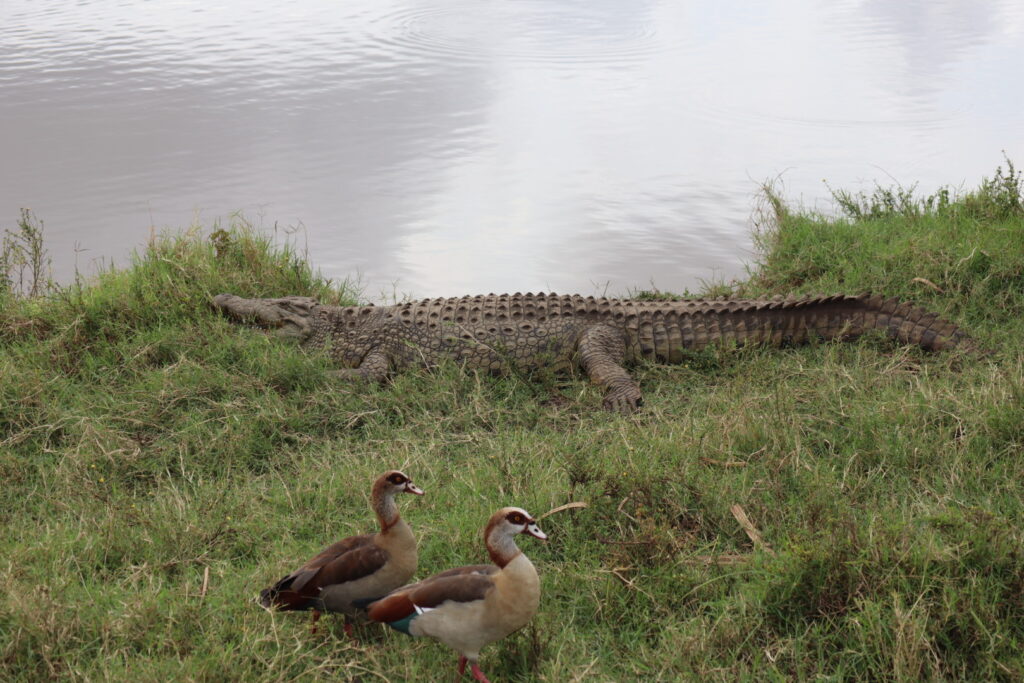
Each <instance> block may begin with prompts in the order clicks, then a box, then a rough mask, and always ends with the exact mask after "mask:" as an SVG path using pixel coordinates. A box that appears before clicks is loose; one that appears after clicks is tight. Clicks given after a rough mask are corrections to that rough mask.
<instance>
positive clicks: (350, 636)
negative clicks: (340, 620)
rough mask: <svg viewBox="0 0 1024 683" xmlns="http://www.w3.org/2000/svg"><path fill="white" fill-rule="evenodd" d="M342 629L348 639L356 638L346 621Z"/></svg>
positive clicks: (350, 625)
mask: <svg viewBox="0 0 1024 683" xmlns="http://www.w3.org/2000/svg"><path fill="white" fill-rule="evenodd" d="M342 628H344V629H345V635H346V636H348V637H349V638H355V637H356V636H355V633H354V632H353V631H352V624H350V623H349V622H348V620H347V619H346V620H345V625H344V626H343V627H342Z"/></svg>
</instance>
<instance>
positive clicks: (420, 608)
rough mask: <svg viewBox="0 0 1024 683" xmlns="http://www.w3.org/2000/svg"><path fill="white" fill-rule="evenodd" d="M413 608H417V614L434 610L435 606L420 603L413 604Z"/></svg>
mask: <svg viewBox="0 0 1024 683" xmlns="http://www.w3.org/2000/svg"><path fill="white" fill-rule="evenodd" d="M413 609H415V610H416V614H426V613H427V612H432V611H434V608H433V607H420V606H419V605H413Z"/></svg>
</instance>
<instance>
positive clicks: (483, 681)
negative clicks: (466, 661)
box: [469, 662, 491, 683]
mask: <svg viewBox="0 0 1024 683" xmlns="http://www.w3.org/2000/svg"><path fill="white" fill-rule="evenodd" d="M469 670H470V671H472V672H473V678H475V679H476V680H478V681H480V683H491V682H490V681H489V680H487V676H484V672H483V671H481V670H480V667H479V666H477V665H476V662H473V663H472V664H470V665H469Z"/></svg>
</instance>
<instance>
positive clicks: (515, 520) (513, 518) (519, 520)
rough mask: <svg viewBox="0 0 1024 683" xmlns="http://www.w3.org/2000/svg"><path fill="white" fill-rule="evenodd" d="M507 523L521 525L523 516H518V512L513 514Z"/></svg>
mask: <svg viewBox="0 0 1024 683" xmlns="http://www.w3.org/2000/svg"><path fill="white" fill-rule="evenodd" d="M508 521H510V522H512V523H513V524H522V523H523V522H524V521H525V520H524V519H523V516H522V515H521V514H519V513H518V512H513V513H512V514H510V515H509V516H508Z"/></svg>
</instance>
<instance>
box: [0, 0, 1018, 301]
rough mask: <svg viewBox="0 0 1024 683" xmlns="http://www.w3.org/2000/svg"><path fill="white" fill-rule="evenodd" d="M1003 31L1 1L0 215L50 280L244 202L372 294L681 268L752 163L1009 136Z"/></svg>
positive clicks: (963, 170) (579, 14) (728, 261)
mask: <svg viewBox="0 0 1024 683" xmlns="http://www.w3.org/2000/svg"><path fill="white" fill-rule="evenodd" d="M1022 58H1024V5H1022V4H1021V3H1019V2H1017V1H1016V0H1005V1H1002V2H1000V1H993V2H987V3H978V2H967V1H966V0H962V1H956V0H944V1H943V0H931V1H929V2H924V1H923V0H915V1H911V2H903V3H892V2H885V1H883V0H864V1H860V2H852V1H848V2H824V1H819V2H814V1H812V0H795V1H793V2H788V3H762V4H760V5H755V6H750V5H743V6H736V7H732V6H729V5H728V4H723V3H717V2H689V3H683V2H678V1H676V0H662V1H657V0H638V1H634V2H624V1H622V0H617V1H613V0H588V1H586V2H584V1H583V0H566V1H565V2H559V3H552V2H550V1H548V0H483V1H481V0H473V1H471V2H470V1H465V0H431V1H430V2H426V1H424V0H372V1H371V0H362V1H356V0H353V1H351V2H346V3H335V2H329V1H327V0H297V1H296V2H291V3H265V2H258V1H257V2H245V3H243V2H234V3H225V4H223V5H220V6H216V7H212V6H210V5H209V4H208V3H204V2H198V1H189V0H182V1H179V2H160V3H137V2H134V1H132V0H123V1H121V2H115V1H114V0H82V1H80V2H78V3H75V4H70V3H66V2H60V1H59V0H4V2H3V3H2V4H0V158H2V159H3V163H0V225H8V226H9V225H11V224H13V222H14V220H15V219H16V217H17V215H18V208H19V207H21V206H29V207H32V208H33V209H34V210H35V211H36V212H37V214H38V215H39V216H40V217H41V218H43V219H44V220H45V221H46V225H47V234H48V238H49V239H48V241H49V247H50V250H51V252H52V254H53V256H54V264H55V269H56V271H57V274H58V275H59V276H60V277H61V278H62V279H65V280H66V279H68V278H69V277H70V276H71V274H72V273H73V271H74V268H75V264H76V261H77V265H78V267H79V268H80V269H82V270H84V271H86V272H89V271H90V264H91V262H92V261H93V260H95V259H99V258H102V259H107V260H109V259H114V260H115V261H119V262H123V260H124V259H125V257H126V255H127V254H128V253H129V252H130V251H131V249H133V248H135V247H137V246H140V245H142V244H143V243H144V242H145V240H146V239H147V237H148V235H149V234H150V229H151V226H155V227H156V228H158V229H159V228H162V227H171V228H177V227H183V226H187V225H188V224H190V223H192V222H193V221H194V220H199V221H201V222H204V223H206V224H207V225H209V224H211V223H212V222H213V221H214V220H216V219H217V218H218V217H224V216H227V215H229V214H231V213H232V212H234V211H237V210H241V211H243V212H245V214H246V215H247V216H249V217H250V218H252V219H254V220H262V221H263V223H264V225H267V226H270V225H273V224H274V223H278V224H280V225H281V226H286V225H299V224H301V225H304V226H305V231H304V233H303V237H302V241H303V242H304V243H306V244H308V247H309V250H310V254H311V258H312V260H313V262H314V263H315V265H317V266H319V267H320V268H321V269H322V270H323V271H324V272H325V273H326V274H327V275H329V276H332V277H337V278H343V277H346V276H354V275H358V276H360V277H361V279H362V282H363V283H364V284H365V285H366V295H367V297H368V298H376V297H377V296H378V295H379V294H380V293H381V292H393V291H396V290H397V292H398V293H411V294H414V295H418V296H419V295H422V296H435V295H457V294H463V293H476V292H489V291H503V290H512V291H528V290H530V291H538V290H544V291H551V290H554V291H579V292H583V293H593V292H603V291H608V292H609V293H622V292H625V291H627V290H629V289H631V288H639V287H650V286H652V285H653V286H655V287H658V288H661V289H670V290H683V289H686V288H691V289H692V288H694V287H695V286H697V285H698V284H699V281H700V280H709V279H710V280H722V279H728V278H731V277H736V276H740V275H742V274H743V262H744V261H749V260H750V259H751V254H750V234H749V233H750V213H751V208H752V205H753V203H754V195H755V194H756V192H757V189H758V185H759V183H760V182H761V181H763V180H765V179H768V178H772V177H776V176H778V175H780V174H781V178H782V181H783V183H784V186H785V187H784V191H785V194H786V195H787V196H790V197H797V198H801V199H802V201H803V202H804V203H805V204H808V205H811V206H814V207H818V208H822V209H826V210H827V209H828V208H829V206H830V204H829V202H828V200H827V190H826V188H825V187H824V185H823V184H822V182H821V181H822V179H823V178H827V179H828V180H829V182H830V184H832V185H837V186H842V187H847V188H853V189H857V188H862V187H863V188H865V189H869V188H870V187H871V185H872V184H873V182H874V181H876V180H877V181H879V182H882V183H883V184H888V183H890V182H892V181H891V178H895V179H897V180H899V181H902V182H904V183H911V182H917V181H919V182H920V183H921V186H922V188H925V189H927V188H932V187H935V186H936V185H939V184H944V183H952V184H954V185H956V184H960V183H964V184H966V185H968V186H969V185H973V184H974V183H976V182H977V181H978V180H979V179H980V177H981V176H982V175H983V174H986V173H989V172H991V171H992V170H993V169H994V167H995V165H996V164H997V163H999V162H1000V161H1001V160H1002V156H1001V150H1006V152H1007V154H1008V155H1009V156H1010V158H1011V159H1020V158H1021V157H1022V152H1024V126H1022V125H1021V124H1020V123H1019V121H1020V111H1021V110H1022V109H1024V106H1022V105H1024V96H1022V95H1021V89H1020V88H1019V87H1018V86H1017V85H1015V84H1016V82H1017V81H1018V80H1019V77H1020V64H1021V61H1022ZM76 245H78V246H79V247H81V248H82V249H85V250H86V251H83V252H81V253H78V254H76V253H75V248H76Z"/></svg>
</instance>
